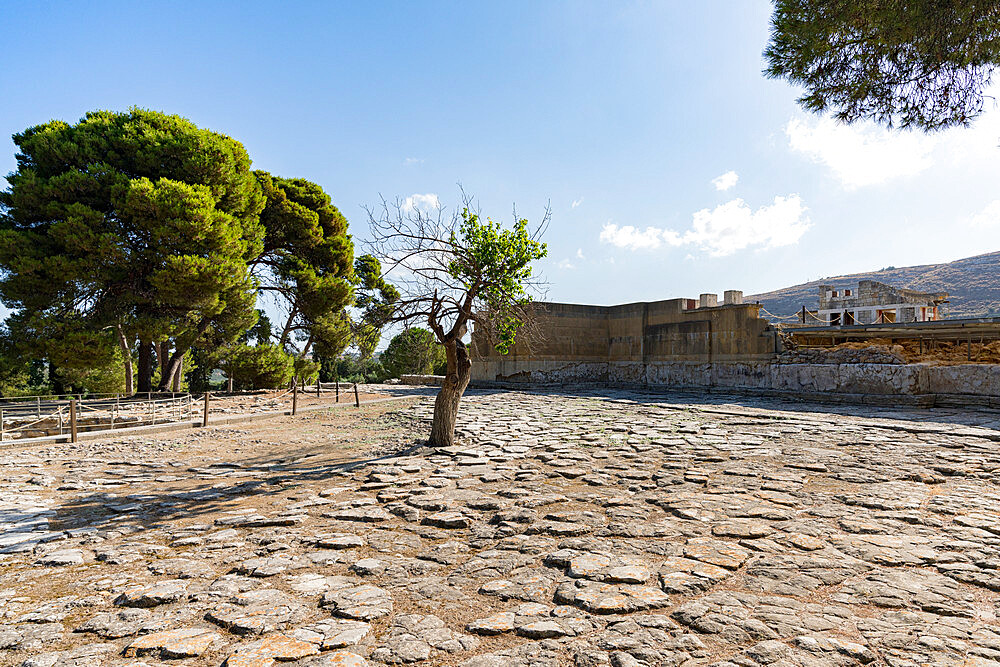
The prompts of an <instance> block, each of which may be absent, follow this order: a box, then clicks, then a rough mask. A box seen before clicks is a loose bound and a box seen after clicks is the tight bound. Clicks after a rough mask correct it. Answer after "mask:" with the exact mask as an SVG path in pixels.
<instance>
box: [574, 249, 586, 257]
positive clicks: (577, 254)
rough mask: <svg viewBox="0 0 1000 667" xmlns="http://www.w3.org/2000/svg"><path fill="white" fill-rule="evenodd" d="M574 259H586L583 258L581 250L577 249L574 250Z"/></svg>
mask: <svg viewBox="0 0 1000 667" xmlns="http://www.w3.org/2000/svg"><path fill="white" fill-rule="evenodd" d="M576 258H577V259H587V258H586V257H584V256H583V248H577V249H576Z"/></svg>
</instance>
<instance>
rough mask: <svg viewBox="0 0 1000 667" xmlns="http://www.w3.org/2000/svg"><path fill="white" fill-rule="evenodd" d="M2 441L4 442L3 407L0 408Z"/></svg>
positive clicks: (0, 435) (0, 438)
mask: <svg viewBox="0 0 1000 667" xmlns="http://www.w3.org/2000/svg"><path fill="white" fill-rule="evenodd" d="M0 442H3V408H0Z"/></svg>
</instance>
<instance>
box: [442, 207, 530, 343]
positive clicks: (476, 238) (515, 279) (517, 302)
mask: <svg viewBox="0 0 1000 667" xmlns="http://www.w3.org/2000/svg"><path fill="white" fill-rule="evenodd" d="M450 243H451V244H452V246H454V247H460V248H461V249H462V250H461V252H458V253H456V254H455V257H454V258H453V259H452V261H451V262H450V263H449V265H448V271H449V273H450V274H451V276H452V278H455V279H456V280H458V281H460V282H461V284H462V287H463V289H464V290H465V292H466V293H471V294H473V295H475V297H476V298H477V299H478V300H479V301H480V303H482V304H483V305H484V306H485V308H484V309H483V315H484V316H485V317H487V318H488V319H489V320H490V323H491V324H492V325H493V327H494V328H495V331H496V336H495V337H496V343H495V344H496V349H497V351H499V352H500V353H501V354H507V352H508V351H510V348H511V346H512V345H513V344H514V338H515V336H516V334H517V330H518V329H519V328H520V327H521V325H522V324H523V319H522V318H521V317H520V316H519V310H518V308H517V306H522V305H524V304H526V303H528V302H530V301H531V299H530V296H529V295H528V293H527V291H526V290H525V285H526V283H527V281H528V280H529V279H530V278H531V273H532V270H531V262H533V261H534V260H536V259H541V258H543V257H545V256H546V255H547V254H548V248H547V247H546V245H545V244H544V243H541V242H539V241H537V240H535V239H533V238H532V237H531V235H530V234H529V233H528V221H527V220H526V219H524V218H520V219H518V220H517V221H516V222H515V223H514V227H513V229H506V228H504V227H503V226H502V225H501V224H500V223H498V222H494V221H493V220H491V219H490V218H487V219H486V221H485V222H483V221H482V219H481V218H480V217H479V215H477V214H475V213H471V212H470V211H469V209H468V208H465V209H463V210H462V223H461V225H460V227H459V230H458V232H457V233H455V232H453V233H452V234H451V238H450ZM442 342H444V341H442Z"/></svg>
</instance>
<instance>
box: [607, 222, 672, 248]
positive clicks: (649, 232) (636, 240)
mask: <svg viewBox="0 0 1000 667" xmlns="http://www.w3.org/2000/svg"><path fill="white" fill-rule="evenodd" d="M662 234H663V230H662V229H657V228H656V227H646V231H644V232H643V231H639V230H638V229H636V228H635V227H633V226H632V225H625V226H624V227H619V226H618V225H616V224H614V223H613V222H609V223H608V224H606V225H604V227H603V228H602V229H601V243H610V244H611V245H613V246H617V247H619V248H628V249H629V250H640V249H642V250H655V249H656V248H659V247H660V244H661V242H662V241H661V239H660V237H661V236H662Z"/></svg>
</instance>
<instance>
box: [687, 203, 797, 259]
mask: <svg viewBox="0 0 1000 667" xmlns="http://www.w3.org/2000/svg"><path fill="white" fill-rule="evenodd" d="M809 227H810V224H809V218H808V217H806V207H805V206H803V204H802V199H800V198H799V196H798V195H789V196H788V197H775V198H774V203H773V204H770V205H768V206H762V207H760V208H759V209H757V210H756V211H754V210H752V209H751V208H750V207H749V206H748V205H747V203H746V202H745V201H743V200H742V199H734V200H732V201H730V202H726V203H725V204H720V205H718V206H716V207H715V208H714V209H712V210H708V209H707V208H705V209H702V210H700V211H698V212H697V213H695V214H694V220H693V222H692V224H691V229H690V230H688V231H687V232H685V234H684V236H683V237H680V236H679V235H677V234H676V232H669V233H672V234H674V236H675V237H677V238H678V239H679V240H680V241H682V242H683V243H685V244H694V245H697V246H699V247H700V248H701V249H702V250H704V251H706V252H708V254H710V255H712V256H713V257H722V256H724V255H731V254H733V253H734V252H736V251H737V250H743V249H745V248H751V247H758V248H777V247H780V246H786V245H793V244H795V243H798V241H799V239H800V238H802V235H803V234H805V233H806V230H808V229H809ZM675 245H676V243H675Z"/></svg>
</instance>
